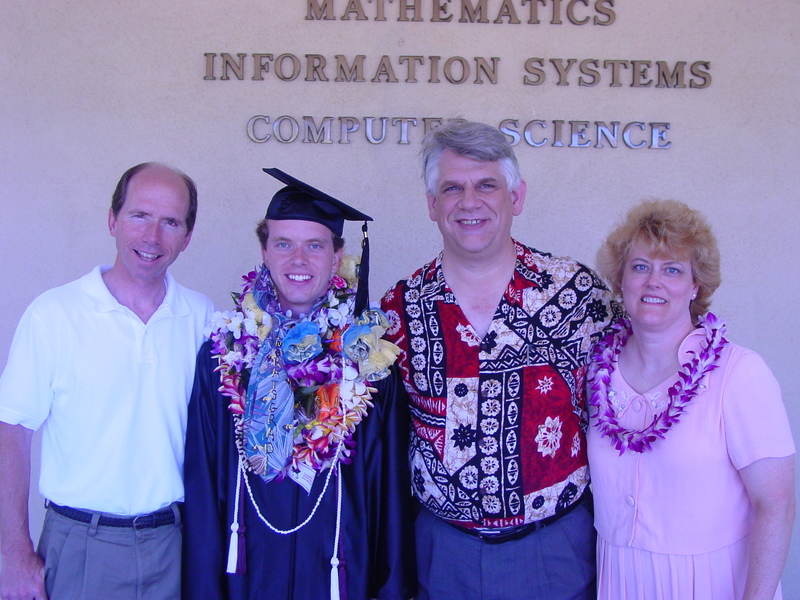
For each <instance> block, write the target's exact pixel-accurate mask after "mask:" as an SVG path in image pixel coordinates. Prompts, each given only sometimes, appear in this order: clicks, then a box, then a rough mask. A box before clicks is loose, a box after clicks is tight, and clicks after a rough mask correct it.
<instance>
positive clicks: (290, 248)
mask: <svg viewBox="0 0 800 600" xmlns="http://www.w3.org/2000/svg"><path fill="white" fill-rule="evenodd" d="M268 231H269V233H268V236H267V243H266V246H265V247H264V248H263V249H262V250H261V255H262V257H263V259H264V264H265V265H266V267H267V269H269V272H270V275H272V281H273V282H274V283H275V288H276V291H277V293H278V301H279V302H280V304H281V309H282V310H283V311H287V310H291V311H292V314H293V315H299V314H307V313H308V312H309V311H310V310H311V308H312V307H313V306H314V304H315V303H316V301H317V300H318V299H319V298H321V297H322V296H323V295H325V292H326V291H327V289H328V287H329V285H330V281H331V277H332V276H333V275H334V274H335V273H336V269H338V268H339V262H340V261H341V259H342V250H338V251H337V250H334V249H333V232H331V230H330V229H328V228H327V227H325V225H321V224H320V223H316V222H314V221H299V220H298V221H295V220H285V221H284V220H279V221H276V220H269V221H268Z"/></svg>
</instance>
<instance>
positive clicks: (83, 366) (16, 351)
mask: <svg viewBox="0 0 800 600" xmlns="http://www.w3.org/2000/svg"><path fill="white" fill-rule="evenodd" d="M109 268H110V267H96V268H95V269H94V270H93V271H92V272H91V273H89V274H88V275H86V276H84V277H82V278H81V279H79V280H77V281H73V282H72V283H68V284H67V285H64V286H61V287H58V288H54V289H52V290H48V291H47V292H45V293H43V294H42V295H41V296H39V297H38V298H36V299H35V300H34V301H33V302H32V303H31V305H30V306H29V307H28V309H27V310H26V311H25V314H24V315H23V316H22V319H21V320H20V323H19V325H18V326H17V331H16V333H15V335H14V341H13V342H12V344H11V350H10V353H9V358H8V364H7V365H6V368H5V370H4V371H3V375H2V377H0V421H4V422H6V423H9V424H12V425H16V424H20V425H23V426H24V427H27V428H29V429H34V430H35V429H38V428H39V427H40V426H43V430H42V433H43V439H42V467H41V476H40V479H39V490H40V491H41V493H42V495H44V496H45V497H46V498H48V499H49V500H51V501H53V502H55V503H57V504H63V505H67V506H72V507H75V508H84V509H89V510H97V511H103V512H109V513H114V514H119V515H135V514H142V513H147V512H151V511H153V510H157V509H159V508H162V507H164V506H167V505H169V504H170V503H171V502H174V501H178V500H182V499H183V453H184V435H185V433H186V409H187V404H188V401H189V395H190V393H191V390H192V383H193V380H194V367H195V357H196V354H197V350H198V349H199V347H200V344H201V343H202V342H203V328H204V326H205V324H206V323H207V322H208V320H209V319H210V317H211V313H212V312H213V309H214V307H213V304H212V302H211V301H210V300H209V299H208V298H206V297H205V296H203V295H202V294H198V293H197V292H193V291H192V290H189V289H187V288H185V287H183V286H181V285H179V284H178V283H176V282H175V280H174V279H173V278H172V276H171V275H169V274H167V278H166V282H167V293H166V296H165V298H164V301H163V302H162V304H161V306H159V308H158V310H156V312H155V313H154V314H153V316H152V317H151V318H150V320H149V321H148V322H147V323H146V324H145V323H142V321H141V319H140V318H139V317H138V316H137V315H136V314H134V313H133V312H132V311H131V310H130V309H128V308H126V307H125V306H123V305H121V304H120V303H119V302H117V300H116V299H115V298H114V297H113V296H112V295H111V293H110V292H109V291H108V288H106V286H105V283H104V282H103V278H102V275H101V273H103V272H105V271H107V270H108V269H109Z"/></svg>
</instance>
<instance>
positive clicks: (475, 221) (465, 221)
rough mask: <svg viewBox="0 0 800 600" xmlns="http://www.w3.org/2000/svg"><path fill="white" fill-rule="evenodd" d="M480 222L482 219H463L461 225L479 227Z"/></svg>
mask: <svg viewBox="0 0 800 600" xmlns="http://www.w3.org/2000/svg"><path fill="white" fill-rule="evenodd" d="M480 222H481V220H480V219H462V220H461V223H462V224H463V225H477V224H478V223H480Z"/></svg>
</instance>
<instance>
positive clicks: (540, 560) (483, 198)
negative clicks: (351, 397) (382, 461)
mask: <svg viewBox="0 0 800 600" xmlns="http://www.w3.org/2000/svg"><path fill="white" fill-rule="evenodd" d="M423 169H424V176H425V182H426V185H427V199H428V210H429V214H430V218H431V220H433V221H436V223H437V225H438V227H439V231H440V232H441V235H442V241H443V249H442V253H441V254H440V255H439V256H438V257H437V258H436V259H435V260H434V261H432V262H431V263H429V264H427V265H425V266H424V267H422V268H421V269H420V270H418V271H417V272H415V273H414V274H413V275H412V276H411V277H409V278H407V279H404V280H402V281H400V282H399V283H398V284H397V285H396V286H395V287H394V288H392V289H391V290H389V291H388V292H387V293H386V295H385V297H384V299H383V309H384V310H385V311H386V313H387V315H388V317H389V320H390V323H391V326H390V329H389V332H388V333H389V337H390V339H391V341H393V342H394V343H396V344H397V345H399V346H400V347H401V348H402V349H403V351H404V352H403V354H402V355H401V359H400V368H401V370H402V373H403V376H404V380H405V385H406V388H407V390H408V391H409V393H410V397H411V408H412V420H413V431H412V440H411V447H410V460H411V469H412V477H413V486H412V487H413V490H414V494H415V495H416V497H417V499H418V500H419V502H420V504H421V505H422V507H423V509H422V510H421V511H420V514H419V516H418V517H417V522H416V529H417V567H418V571H419V583H420V595H419V596H418V598H419V599H426V598H430V599H433V600H438V599H450V598H458V599H460V600H461V599H464V600H470V599H475V600H491V599H493V598H497V599H501V598H502V599H503V600H509V599H517V598H520V599H521V598H535V599H536V600H542V599H551V598H552V599H554V600H566V599H568V598H569V599H573V598H575V599H578V598H580V599H583V598H585V599H587V600H588V599H590V598H594V596H595V591H594V588H595V582H594V579H595V562H594V539H595V538H594V530H593V528H592V517H591V514H590V508H589V504H590V502H589V501H588V498H587V497H588V495H589V491H588V489H587V484H588V481H589V475H588V467H587V458H586V444H585V438H584V432H585V429H586V412H585V407H584V404H585V402H584V400H585V389H584V374H585V370H586V363H587V361H588V358H589V351H590V349H591V348H592V346H593V344H594V342H595V341H596V340H597V339H598V337H599V336H600V334H601V332H602V331H603V330H604V329H605V328H606V327H607V326H608V325H609V323H610V320H611V318H612V308H611V302H610V293H609V291H608V290H607V289H606V287H605V286H604V285H603V283H602V282H601V281H600V280H599V278H598V277H597V276H596V275H595V274H594V273H593V272H592V271H591V270H590V269H588V268H586V267H585V266H583V265H581V264H579V263H577V262H575V261H572V260H569V259H561V258H554V257H553V256H551V255H550V254H546V253H543V252H539V251H537V250H534V249H532V248H528V247H526V246H523V245H522V244H520V243H519V242H517V241H516V240H514V239H513V238H512V237H511V223H512V220H513V218H514V217H515V216H517V215H519V214H520V213H521V212H522V208H523V205H524V202H525V191H526V185H525V182H524V181H523V180H522V179H521V177H520V173H519V166H518V164H517V159H516V157H515V155H514V151H513V149H512V148H511V146H510V144H509V143H508V141H507V139H506V138H505V136H503V134H501V133H500V132H499V131H498V130H497V129H494V128H492V127H489V126H488V125H483V124H480V123H470V122H451V123H448V124H447V125H445V126H443V127H440V128H438V129H436V130H434V131H433V132H431V133H430V134H429V135H428V136H427V137H426V139H425V142H424V147H423Z"/></svg>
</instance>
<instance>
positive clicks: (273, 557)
mask: <svg viewBox="0 0 800 600" xmlns="http://www.w3.org/2000/svg"><path fill="white" fill-rule="evenodd" d="M264 171H266V172H267V173H269V174H270V175H272V176H273V177H275V178H277V179H279V180H280V181H282V182H283V183H285V184H286V187H284V188H282V189H281V190H280V191H279V192H278V193H277V194H275V196H274V197H273V198H272V201H271V202H270V205H269V208H268V209H267V214H266V218H265V219H264V220H262V221H261V223H259V225H258V228H257V230H256V232H257V234H258V237H259V241H260V242H261V254H262V257H263V261H264V264H263V266H262V267H261V269H260V271H259V272H257V273H256V272H253V273H250V274H249V275H247V276H245V277H244V284H243V286H242V291H241V292H240V293H236V294H233V296H234V301H235V308H234V310H232V311H228V312H224V313H219V314H217V315H215V319H214V321H213V323H212V327H211V339H210V340H209V342H207V343H206V344H205V345H204V346H203V347H202V348H201V349H200V352H199V354H198V358H197V371H196V377H195V383H194V390H193V392H192V398H191V402H190V405H189V423H188V432H187V440H186V466H185V484H186V500H185V520H184V523H185V525H184V526H185V532H184V533H185V538H184V588H183V591H184V598H187V599H191V600H203V599H209V600H212V599H213V600H225V599H230V600H245V599H246V600H256V599H258V600H276V599H298V600H300V599H303V600H307V599H314V600H316V599H325V598H342V599H345V598H347V599H349V600H367V599H369V598H379V599H394V598H397V599H401V598H402V599H405V598H410V597H412V596H413V595H414V594H415V593H416V573H415V565H414V541H413V525H410V524H411V523H413V518H412V517H411V515H410V511H411V497H410V483H409V474H408V466H407V460H406V451H407V443H408V413H407V411H408V405H407V399H406V396H405V392H404V390H403V387H402V383H401V381H400V378H399V377H396V376H395V375H394V373H393V368H392V367H391V364H392V363H393V362H394V359H395V357H396V353H397V348H396V347H395V346H393V345H392V344H390V343H389V342H387V341H385V340H383V339H381V336H382V335H383V333H384V331H385V328H386V326H387V323H386V320H385V317H384V316H383V314H382V313H381V312H380V311H377V310H369V308H368V307H367V299H366V295H367V294H366V292H367V288H366V283H367V282H366V281H365V277H366V270H367V264H366V263H367V260H368V257H367V256H366V255H367V254H368V252H367V250H368V249H366V248H365V251H364V255H365V256H364V257H363V259H362V260H363V263H364V264H363V266H362V268H361V269H360V271H361V276H362V277H361V281H360V283H359V285H358V286H357V287H358V288H359V291H358V292H356V291H355V290H354V289H353V287H356V286H355V284H354V283H353V284H352V285H351V283H348V281H347V280H346V279H345V278H344V277H342V276H339V275H337V274H336V273H337V269H338V268H339V266H340V264H341V263H342V254H343V245H344V240H343V239H342V237H341V235H342V230H343V225H344V221H345V220H358V221H365V223H364V232H365V234H366V221H368V220H372V219H371V218H370V217H368V216H367V215H365V214H362V213H360V212H358V211H356V210H354V209H353V208H351V207H349V206H347V205H346V204H344V203H342V202H340V201H338V200H336V199H335V198H331V197H330V196H328V195H327V194H324V193H322V192H320V191H319V190H316V189H315V188H313V187H311V186H309V185H307V184H305V183H303V182H301V181H298V180H296V179H294V178H293V177H291V176H289V175H287V174H285V173H283V172H282V171H280V170H278V169H264ZM365 239H366V236H365ZM346 258H347V257H346ZM353 272H354V269H353V265H352V264H351V267H350V274H351V277H349V279H350V280H351V282H353V281H354V279H355V278H354V277H352V274H353ZM365 308H366V310H365Z"/></svg>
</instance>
